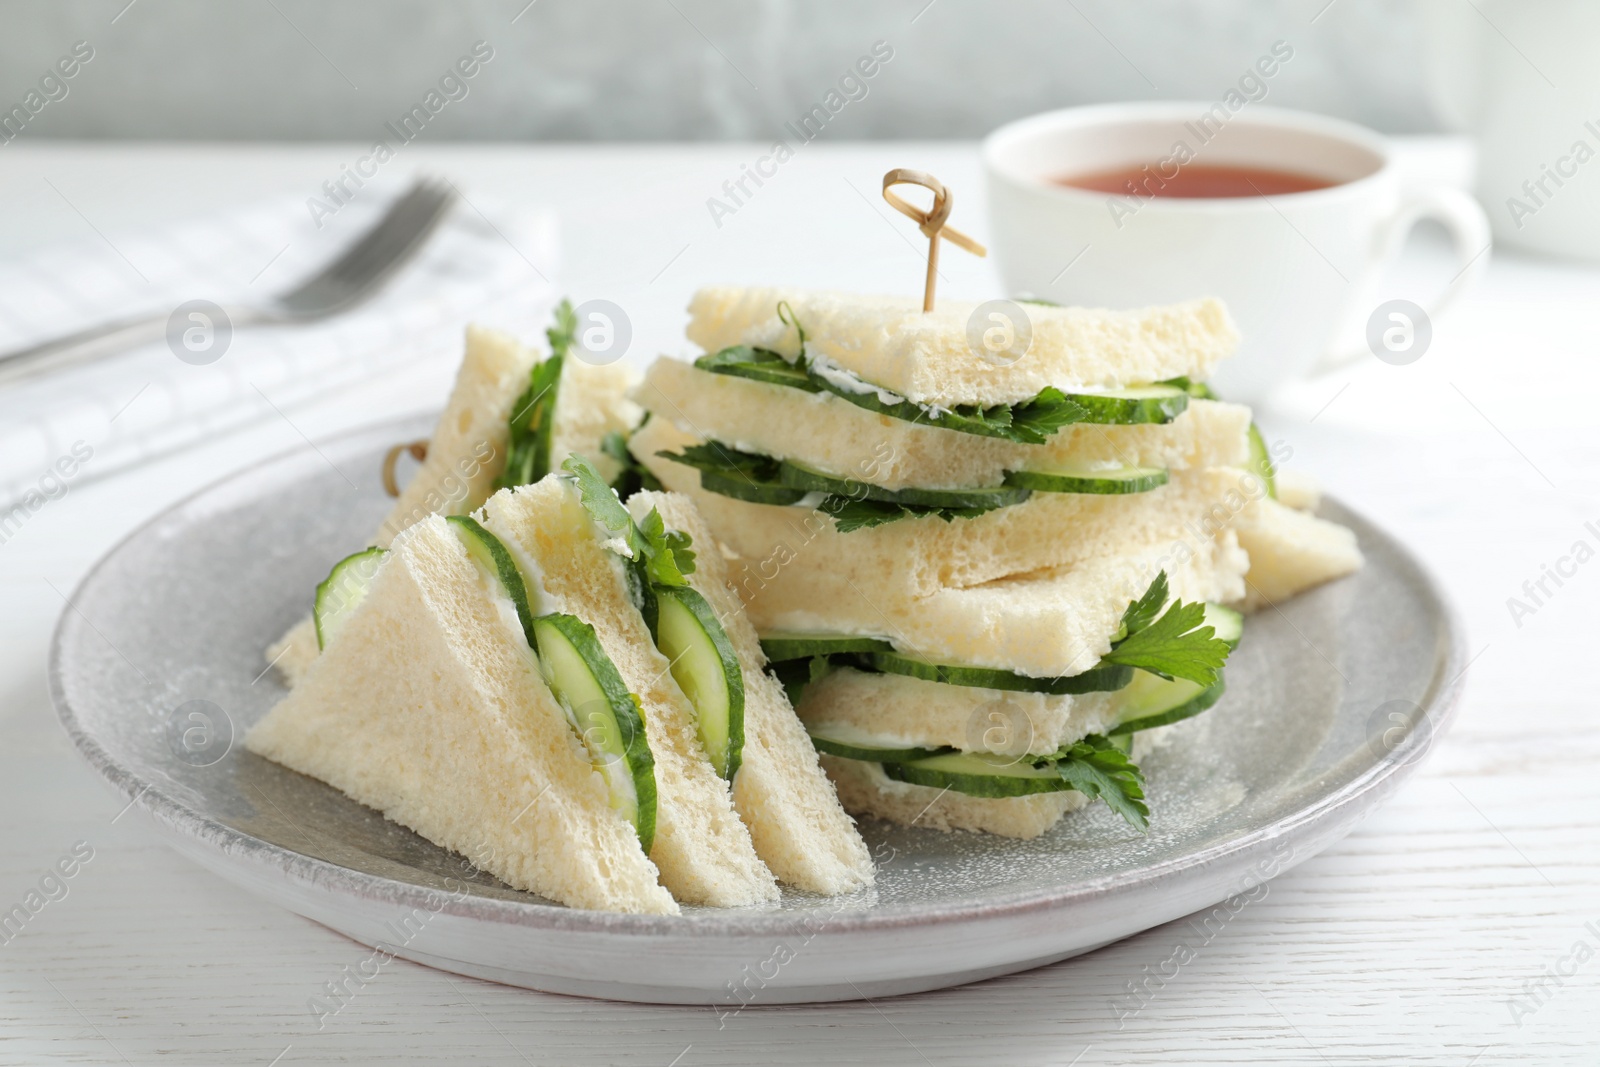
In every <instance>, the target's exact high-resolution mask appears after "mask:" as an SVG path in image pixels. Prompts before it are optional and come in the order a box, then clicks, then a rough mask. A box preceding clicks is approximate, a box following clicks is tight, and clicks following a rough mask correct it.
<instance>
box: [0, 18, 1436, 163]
mask: <svg viewBox="0 0 1600 1067" xmlns="http://www.w3.org/2000/svg"><path fill="white" fill-rule="evenodd" d="M1455 2H1456V3H1457V4H1459V5H1463V6H1464V0H1455ZM1422 22H1423V9H1422V5H1420V4H1418V3H1414V2H1407V0H1332V2H1330V0H1147V2H1141V3H1137V4H1130V3H1119V2H1117V0H1000V2H992V0H991V2H982V0H931V2H930V0H894V2H889V3H877V4H862V3H858V2H855V0H812V2H801V0H617V2H606V3H577V2H574V0H533V2H531V3H530V2H529V0H467V2H462V3H451V4H441V3H435V2H429V0H341V2H337V3H328V2H325V0H229V2H227V3H215V2H207V0H134V2H133V3H131V4H130V3H129V0H5V2H3V3H0V25H3V26H4V27H5V32H4V33H3V34H0V101H7V102H9V101H12V100H17V99H20V98H21V97H22V96H23V94H24V93H26V92H27V91H28V89H29V88H30V87H31V86H32V85H33V83H34V81H35V80H36V79H37V77H38V73H39V71H42V70H45V69H47V68H48V67H49V65H50V64H51V63H52V62H53V61H54V60H55V59H56V57H57V56H58V54H60V53H61V52H62V51H63V50H64V49H65V47H66V46H68V45H69V44H71V43H72V42H74V41H78V40H86V41H88V42H89V43H90V44H91V45H93V46H94V48H95V49H96V50H97V52H100V53H102V54H103V56H104V58H103V59H100V58H97V59H96V60H95V62H94V63H92V64H91V70H90V71H88V72H87V73H88V75H89V76H87V77H84V78H81V79H79V80H77V81H76V83H75V84H73V85H72V87H71V93H72V95H73V97H74V98H75V99H74V100H73V103H72V105H71V106H70V107H62V108H60V109H59V113H51V114H49V115H48V116H41V118H40V120H39V121H38V122H37V123H36V124H35V125H36V126H37V128H36V129H30V130H29V131H28V132H29V136H30V137H35V136H36V137H115V138H159V139H176V140H189V139H207V140H250V139H257V138H271V139H292V140H318V139H345V140H360V139H364V138H368V137H372V136H375V135H377V134H378V132H379V131H380V129H381V127H382V124H383V123H384V122H385V121H388V120H392V119H394V118H395V117H396V115H397V114H398V113H399V112H400V111H402V110H404V109H405V108H407V107H409V106H410V105H411V104H412V103H414V102H415V101H416V99H417V98H418V97H420V96H421V95H422V94H423V93H424V92H426V91H427V90H428V89H429V88H430V87H431V82H432V80H433V79H432V78H430V77H429V76H428V75H429V73H430V72H432V71H433V70H434V69H435V68H437V69H438V70H439V71H443V70H445V69H446V68H447V67H448V66H449V65H450V64H452V63H454V62H455V60H456V59H457V57H458V56H459V55H460V54H461V52H462V51H463V50H464V49H465V48H466V47H467V46H468V45H470V44H471V43H473V42H475V41H478V40H480V39H481V40H484V41H486V42H488V44H489V45H491V46H492V47H493V49H494V50H495V58H494V60H493V61H492V62H491V63H490V64H489V68H488V69H487V70H486V72H485V76H484V77H481V78H477V79H475V80H474V81H473V83H472V84H471V86H470V95H469V96H468V97H466V98H465V102H464V106H461V107H455V106H452V107H450V108H448V109H447V111H448V114H442V115H441V116H440V121H439V122H438V123H437V124H436V125H434V126H432V127H430V129H429V130H428V132H427V136H428V138H429V140H438V141H451V140H537V141H596V140H627V141H677V140H695V141H701V140H761V139H763V138H767V137H770V136H773V135H774V134H775V132H776V131H777V129H778V128H779V127H780V126H781V124H782V123H783V122H785V121H788V120H791V119H793V118H794V117H795V116H796V115H797V114H799V113H800V112H802V111H804V110H805V109H807V108H809V107H810V106H811V105H812V104H814V103H815V102H817V100H818V99H820V98H821V97H822V95H823V94H824V93H826V91H827V90H828V89H829V88H831V87H832V86H833V85H834V83H836V82H837V80H838V78H839V76H840V73H841V72H842V71H844V70H845V69H846V68H848V67H849V66H850V65H851V64H852V63H854V62H855V60H856V58H857V57H858V56H859V55H860V54H861V53H862V52H863V51H865V50H866V49H867V47H868V46H870V45H871V43H872V42H874V41H875V40H883V41H885V42H887V44H888V45H889V46H890V47H892V48H893V50H894V59H893V61H892V64H891V66H892V70H893V76H892V77H884V78H879V79H875V80H874V81H873V82H872V83H871V84H870V94H871V96H872V97H873V105H872V107H870V108H860V109H847V112H846V113H845V114H842V115H841V116H840V121H839V122H838V123H837V124H836V125H835V126H834V127H833V128H830V129H829V131H828V137H829V139H841V140H847V139H867V138H895V139H919V138H941V139H942V138H977V137H980V136H982V135H983V134H985V133H987V132H988V131H989V130H991V129H993V128H994V127H995V126H998V125H999V124H1001V123H1003V122H1007V121H1009V120H1011V119H1014V118H1018V117H1020V116H1023V115H1027V114H1030V113H1032V112H1035V111H1042V110H1046V109H1049V108H1056V107H1063V106H1066V105H1070V104H1078V103H1089V102H1095V101H1107V100H1141V99H1190V98H1206V97H1211V96H1214V95H1215V94H1216V93H1217V92H1218V91H1219V87H1223V86H1227V85H1229V84H1230V83H1232V82H1233V81H1235V80H1236V79H1237V78H1238V77H1239V73H1240V72H1241V71H1242V70H1244V69H1245V68H1246V67H1247V66H1248V65H1249V64H1250V63H1251V62H1253V61H1254V60H1255V58H1256V57H1257V56H1258V55H1260V54H1261V53H1262V52H1263V51H1264V50H1265V49H1266V48H1267V46H1269V45H1270V44H1271V43H1272V42H1273V41H1276V40H1279V39H1282V40H1286V41H1288V42H1289V43H1290V44H1291V45H1292V46H1293V47H1294V49H1295V58H1294V61H1293V62H1292V63H1290V64H1288V65H1287V66H1286V68H1285V70H1284V72H1283V74H1282V76H1281V77H1279V78H1277V79H1275V80H1274V82H1273V84H1272V94H1271V102H1272V103H1274V104H1279V105H1282V106H1284V107H1294V108H1306V109H1310V110H1314V111H1320V112H1324V113H1326V114H1330V115H1337V116H1340V117H1343V118H1348V119H1352V120H1354V121H1357V122H1361V123H1364V124H1366V125H1369V126H1372V127H1373V128H1375V129H1378V130H1381V131H1383V132H1385V133H1417V132H1425V131H1430V130H1435V129H1438V128H1439V118H1438V116H1437V114H1436V112H1435V109H1434V106H1433V105H1432V103H1430V99H1429V93H1428V90H1427V86H1426V78H1425V77H1424V70H1423V65H1422V64H1421V63H1419V62H1418V56H1419V53H1420V51H1421V42H1422V36H1423V28H1422Z"/></svg>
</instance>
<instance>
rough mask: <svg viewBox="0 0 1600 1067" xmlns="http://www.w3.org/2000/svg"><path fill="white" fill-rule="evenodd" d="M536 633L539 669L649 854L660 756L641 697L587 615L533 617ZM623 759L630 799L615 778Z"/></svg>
mask: <svg viewBox="0 0 1600 1067" xmlns="http://www.w3.org/2000/svg"><path fill="white" fill-rule="evenodd" d="M533 632H534V638H535V640H534V647H535V649H536V651H537V652H538V656H539V670H540V673H542V674H543V675H544V678H545V681H546V683H547V684H548V685H549V686H550V690H551V692H552V693H554V694H555V696H556V699H557V700H558V701H559V702H560V703H561V706H562V707H563V708H565V709H566V711H567V713H568V715H569V716H570V717H571V719H572V722H573V725H574V726H575V727H576V729H577V730H578V732H579V734H581V735H582V737H583V740H584V745H585V746H586V747H587V748H588V749H589V751H590V754H591V756H592V757H594V758H596V759H597V760H598V761H599V762H600V764H601V767H600V769H601V773H602V774H603V775H604V776H605V777H606V778H607V780H608V782H610V784H611V787H612V788H611V798H612V807H613V808H616V809H618V810H620V811H621V812H622V814H623V815H624V816H625V817H627V818H628V820H629V821H630V822H631V823H632V824H633V826H634V829H635V830H636V831H637V833H638V835H639V845H640V847H641V848H643V849H644V851H645V853H646V854H647V855H648V854H649V852H650V847H651V845H652V844H654V842H655V832H656V778H655V757H654V756H653V755H652V754H651V752H650V742H649V739H648V738H647V737H646V735H645V729H644V712H643V709H642V708H641V706H640V704H639V699H638V697H636V696H634V695H633V694H632V693H630V692H629V691H628V687H627V684H626V683H625V682H623V680H622V675H621V674H620V673H619V672H618V671H617V667H616V664H614V663H613V662H612V661H611V657H610V656H608V655H607V654H606V651H605V648H604V647H603V646H602V645H601V644H600V638H599V637H598V636H596V634H595V632H594V627H592V626H590V625H589V624H588V623H586V622H584V621H583V620H582V619H580V618H578V617H577V616H575V615H565V614H561V613H553V614H550V615H541V616H539V617H538V618H537V619H535V620H534V625H533ZM619 762H620V763H621V765H622V766H623V767H624V768H625V769H626V771H627V772H628V778H629V781H630V782H631V785H632V787H633V788H632V797H631V799H630V798H629V797H628V796H627V795H626V793H625V792H623V791H620V790H619V789H618V788H617V786H618V784H619V782H618V781H617V780H616V779H615V777H614V776H615V775H616V774H617V772H618V763H619Z"/></svg>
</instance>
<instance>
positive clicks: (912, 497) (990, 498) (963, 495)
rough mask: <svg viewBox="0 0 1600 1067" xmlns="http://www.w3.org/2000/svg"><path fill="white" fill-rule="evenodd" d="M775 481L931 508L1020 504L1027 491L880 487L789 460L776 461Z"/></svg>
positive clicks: (810, 489) (854, 497) (833, 493)
mask: <svg viewBox="0 0 1600 1067" xmlns="http://www.w3.org/2000/svg"><path fill="white" fill-rule="evenodd" d="M778 480H779V481H781V482H782V483H783V484H784V485H787V486H791V487H792V488H795V489H801V490H805V491H806V492H814V493H827V494H829V495H831V496H842V497H848V498H850V499H851V500H882V501H884V502H886V503H890V504H910V505H912V506H914V507H931V508H1000V507H1005V506H1007V505H1009V504H1020V503H1022V502H1023V501H1024V500H1026V499H1028V496H1029V494H1030V491H1029V490H1027V489H1024V488H1021V487H1017V486H1006V485H997V486H992V487H988V488H979V489H881V488H879V487H878V486H876V485H869V484H868V483H866V482H858V481H855V480H853V479H850V478H836V477H834V476H833V475H831V474H824V473H822V472H821V471H819V470H813V469H812V468H810V467H805V466H802V465H800V464H798V463H795V462H793V461H791V460H784V461H783V462H781V463H779V464H778Z"/></svg>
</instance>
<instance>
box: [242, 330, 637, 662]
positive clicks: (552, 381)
mask: <svg viewBox="0 0 1600 1067" xmlns="http://www.w3.org/2000/svg"><path fill="white" fill-rule="evenodd" d="M576 329H577V323H576V321H575V320H574V318H573V313H572V308H571V306H570V305H569V304H568V303H567V302H566V301H563V302H562V303H561V304H560V306H559V307H557V309H556V312H555V321H554V323H553V324H552V325H551V327H550V328H549V329H548V330H546V332H545V336H546V339H547V342H548V345H549V351H548V352H547V353H544V354H541V353H539V352H537V351H535V350H534V349H532V348H529V347H527V346H525V345H523V344H522V343H521V342H519V341H517V340H516V339H515V338H513V337H510V336H509V335H507V334H504V333H499V332H497V331H494V330H487V329H483V328H481V327H477V326H471V327H468V328H467V334H466V351H465V354H464V355H463V357H462V360H461V367H460V369H459V370H458V371H457V372H456V380H455V385H454V387H453V388H452V389H451V392H450V398H449V401H448V402H447V403H446V404H445V409H444V413H443V414H442V415H440V417H439V422H438V425H437V426H436V427H435V428H434V432H433V437H432V439H431V441H430V442H429V443H428V451H427V458H426V459H425V460H423V462H422V464H421V467H420V468H419V469H418V470H417V472H416V474H415V475H414V476H413V477H412V478H411V479H410V480H409V481H408V482H407V484H406V485H405V487H404V488H403V489H402V490H401V491H400V494H399V497H398V498H397V499H396V501H395V503H394V507H393V508H392V509H391V510H390V512H389V515H388V516H387V517H386V518H385V519H384V521H383V524H382V525H381V526H379V527H378V529H377V531H376V532H375V533H374V534H373V536H372V540H371V542H370V544H371V545H373V546H375V547H379V548H387V547H388V546H389V545H390V543H391V542H393V540H394V539H395V537H396V536H398V535H399V534H400V533H401V532H402V531H404V530H405V529H406V528H407V527H409V526H411V525H412V524H413V523H415V522H417V521H418V520H420V519H423V518H426V517H427V516H429V515H434V514H440V515H452V514H455V515H464V514H467V513H469V512H471V511H473V510H474V509H476V508H478V507H480V506H481V505H482V504H483V502H484V501H485V500H487V499H488V498H489V495H490V494H491V493H493V492H494V491H495V489H496V488H498V487H500V486H503V485H520V484H523V483H524V482H534V481H538V480H539V479H540V478H542V477H544V476H545V475H546V474H548V473H549V472H550V471H551V470H554V469H555V468H556V467H557V466H559V464H560V461H561V459H563V458H565V457H566V456H567V455H568V454H570V453H577V454H579V455H582V456H585V457H587V458H588V459H589V460H590V461H591V462H593V463H594V464H595V466H596V468H597V469H599V470H600V471H601V473H602V474H604V475H605V476H606V477H607V478H608V479H612V480H618V481H620V480H622V479H623V478H625V477H627V476H628V471H627V469H625V462H624V461H626V458H627V457H626V452H625V450H624V449H623V448H622V447H621V445H620V441H621V440H622V439H623V438H624V437H625V436H626V434H627V433H628V432H629V431H630V430H631V429H632V427H633V426H634V425H635V424H636V423H637V422H638V421H639V409H638V408H637V407H636V406H635V405H634V404H633V403H632V402H631V401H629V400H628V399H627V398H626V395H625V394H626V392H627V390H628V388H629V387H630V386H631V385H632V384H633V381H634V377H635V376H634V375H633V374H632V373H631V372H629V371H628V370H627V369H625V368H623V367H620V366H595V365H593V364H590V363H586V362H584V361H583V360H581V359H579V358H577V357H576V356H574V355H572V353H571V348H572V345H573V340H574V333H575V331H576ZM552 457H553V458H554V462H552ZM626 466H627V467H632V466H633V464H631V462H627V463H626ZM318 647H319V646H318V643H317V633H316V629H315V626H314V625H313V623H312V620H311V619H309V618H307V619H304V620H302V621H301V622H300V623H298V624H297V625H295V626H294V627H293V628H292V629H290V630H289V631H288V632H287V633H286V634H284V636H283V637H282V638H280V639H279V640H278V641H277V642H276V643H275V644H273V645H272V647H270V648H269V649H268V650H267V660H268V661H269V662H271V663H273V664H275V665H276V666H277V668H278V672H279V674H280V676H281V677H282V678H283V680H284V682H285V683H286V684H288V685H294V684H295V682H296V681H298V680H299V678H300V676H301V675H302V674H303V673H304V672H305V669H306V668H307V667H308V666H309V665H310V664H311V662H312V661H313V660H315V659H316V657H317V652H318Z"/></svg>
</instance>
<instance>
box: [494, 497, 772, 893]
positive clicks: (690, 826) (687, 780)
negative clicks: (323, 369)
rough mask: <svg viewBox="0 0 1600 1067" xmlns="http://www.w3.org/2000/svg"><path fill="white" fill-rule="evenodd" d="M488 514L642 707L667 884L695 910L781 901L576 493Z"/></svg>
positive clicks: (545, 605) (519, 500)
mask: <svg viewBox="0 0 1600 1067" xmlns="http://www.w3.org/2000/svg"><path fill="white" fill-rule="evenodd" d="M481 514H482V515H483V516H484V518H483V523H484V525H485V526H486V527H488V528H489V530H490V531H491V532H492V533H494V534H495V535H496V536H497V537H499V538H500V540H502V541H503V542H505V543H506V546H507V547H508V548H510V549H511V550H512V551H513V553H517V552H520V553H521V558H523V559H525V560H530V561H532V562H533V564H535V565H536V566H537V568H538V571H539V575H540V577H539V581H540V582H541V584H542V591H541V593H540V604H541V607H540V608H539V610H540V611H561V612H567V613H569V614H572V615H576V616H578V617H579V618H580V619H582V620H583V621H585V622H587V623H588V624H589V625H590V626H593V627H594V630H595V634H596V636H598V637H599V639H600V643H601V645H602V646H604V648H605V650H606V652H607V654H608V655H610V657H611V661H612V662H613V663H615V664H616V667H617V671H618V672H619V673H620V674H621V675H622V679H623V681H624V682H626V683H627V685H628V691H629V692H631V693H633V694H634V695H635V696H637V697H638V698H639V700H640V703H641V704H642V707H643V718H644V723H645V736H646V737H648V738H649V741H650V752H651V754H652V755H653V756H654V757H655V761H656V790H657V794H658V796H657V807H656V838H655V845H654V847H653V848H652V849H651V850H650V858H651V859H652V860H654V861H655V863H656V866H657V867H659V868H660V870H661V883H662V884H663V885H665V886H666V887H667V888H668V889H669V890H671V891H672V895H673V896H674V897H676V898H677V899H678V900H680V901H682V902H683V903H686V904H712V905H716V906H719V907H732V906H735V905H740V904H754V903H759V902H762V901H770V900H776V899H777V897H778V888H777V883H776V882H775V881H774V880H773V876H772V872H771V871H769V870H768V869H767V867H766V866H765V865H764V864H763V863H762V862H761V860H760V859H759V858H758V857H757V856H756V851H755V846H754V845H753V844H752V842H751V840H750V831H749V830H748V829H747V828H746V827H745V824H744V823H743V822H741V821H740V820H739V816H738V815H737V814H736V813H735V812H734V810H733V801H732V798H731V797H730V796H729V792H728V785H727V783H726V782H724V781H723V780H722V779H721V778H720V777H718V775H717V773H716V771H715V770H713V769H712V766H711V761H710V760H709V759H707V758H706V754H705V750H704V748H703V747H702V746H701V744H700V737H699V734H698V732H697V729H696V723H695V716H694V708H693V706H692V705H690V703H689V699H688V697H686V696H684V695H683V691H682V690H681V689H679V688H678V684H677V682H675V681H674V680H673V678H672V673H671V667H670V665H669V664H668V663H667V660H666V658H665V657H664V656H662V655H661V653H660V652H658V651H657V650H656V646H655V642H654V641H652V640H651V638H650V631H649V630H648V629H647V628H646V627H645V623H644V617H643V616H641V615H640V614H639V611H638V609H637V608H635V607H634V605H633V601H632V600H631V599H629V596H628V590H627V585H626V580H625V578H624V576H623V570H622V563H621V561H620V560H619V559H618V557H617V556H616V555H615V554H614V553H612V552H611V551H610V549H608V548H606V547H605V546H604V545H603V543H602V540H601V537H600V536H599V530H600V528H599V527H598V526H597V525H596V523H595V522H594V520H593V519H591V518H590V516H589V513H588V511H586V510H584V507H583V504H582V503H581V501H580V499H579V495H578V491H577V489H576V488H575V487H573V485H572V484H571V483H570V482H568V481H567V480H566V479H564V478H562V477H560V476H559V475H555V474H552V475H548V476H546V477H545V478H544V479H542V480H541V481H539V482H538V483H536V484H534V485H525V486H519V487H517V488H516V489H505V490H501V491H500V492H498V493H496V494H495V495H494V496H492V497H490V498H489V500H488V502H487V503H485V504H484V508H483V511H482V513H481Z"/></svg>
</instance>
